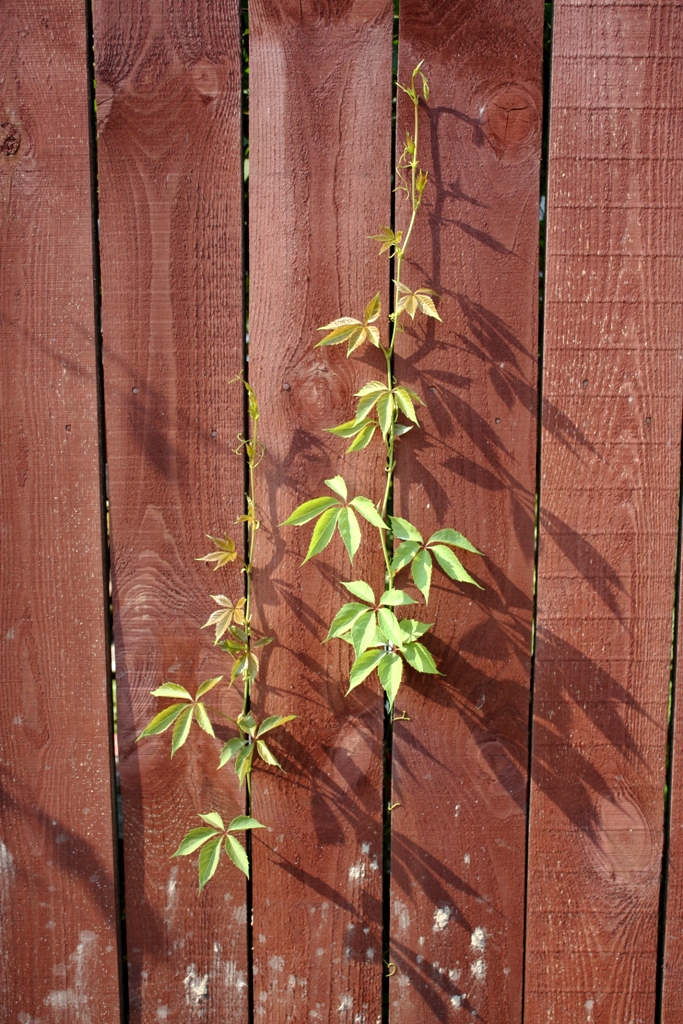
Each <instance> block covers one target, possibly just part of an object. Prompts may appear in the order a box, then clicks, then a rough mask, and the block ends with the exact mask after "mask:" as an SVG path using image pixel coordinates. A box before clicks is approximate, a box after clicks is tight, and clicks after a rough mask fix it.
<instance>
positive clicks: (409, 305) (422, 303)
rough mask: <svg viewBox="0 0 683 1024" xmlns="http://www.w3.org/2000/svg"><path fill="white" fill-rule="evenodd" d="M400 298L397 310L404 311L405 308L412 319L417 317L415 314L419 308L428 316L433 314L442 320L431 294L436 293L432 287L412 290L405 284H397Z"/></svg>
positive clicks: (436, 318)
mask: <svg viewBox="0 0 683 1024" xmlns="http://www.w3.org/2000/svg"><path fill="white" fill-rule="evenodd" d="M397 288H398V291H399V295H400V298H399V300H398V302H397V303H396V312H397V313H402V312H403V311H404V310H405V312H406V313H407V314H408V316H409V317H411V319H414V318H415V314H416V313H417V311H418V309H419V310H420V312H421V313H425V314H426V316H431V317H433V318H434V319H435V320H439V321H440V320H441V317H440V316H439V314H438V313H437V311H436V306H435V305H434V301H433V300H432V298H431V296H432V295H434V294H435V293H434V292H433V291H432V290H431V288H416V289H415V291H411V290H410V288H407V287H406V285H404V284H400V283H398V284H397Z"/></svg>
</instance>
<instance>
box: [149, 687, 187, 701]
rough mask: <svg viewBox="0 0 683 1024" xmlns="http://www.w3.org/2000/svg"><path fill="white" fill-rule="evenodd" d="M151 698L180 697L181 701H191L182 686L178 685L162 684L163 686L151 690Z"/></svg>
mask: <svg viewBox="0 0 683 1024" xmlns="http://www.w3.org/2000/svg"><path fill="white" fill-rule="evenodd" d="M152 696H153V697H180V699H181V700H192V697H191V696H190V694H189V693H188V692H187V690H186V689H185V687H184V686H181V685H180V683H164V685H163V686H159V687H157V689H156V690H152Z"/></svg>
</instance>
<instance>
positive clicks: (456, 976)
mask: <svg viewBox="0 0 683 1024" xmlns="http://www.w3.org/2000/svg"><path fill="white" fill-rule="evenodd" d="M448 977H449V978H450V980H451V981H452V982H454V983H455V982H456V981H459V980H460V968H459V967H451V969H450V971H449V972H448Z"/></svg>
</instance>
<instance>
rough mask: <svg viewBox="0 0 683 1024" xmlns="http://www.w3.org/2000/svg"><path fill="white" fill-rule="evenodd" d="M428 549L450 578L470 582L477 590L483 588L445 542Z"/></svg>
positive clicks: (459, 581) (460, 581)
mask: <svg viewBox="0 0 683 1024" xmlns="http://www.w3.org/2000/svg"><path fill="white" fill-rule="evenodd" d="M429 550H430V551H431V552H432V553H433V555H434V557H435V558H436V560H437V562H438V563H439V565H440V566H441V568H442V569H443V571H444V572H445V573H446V575H447V576H450V578H451V579H452V580H457V581H458V583H472V584H474V586H475V587H478V588H479V590H483V589H484V588H483V587H482V586H481V584H480V583H477V581H476V580H475V579H473V578H472V577H471V576H470V574H469V573H468V571H467V569H466V568H465V566H464V565H463V564H462V562H461V561H460V559H459V558H458V556H457V555H456V554H455V553H454V552H453V551H451V549H450V548H447V547H446V545H445V544H433V545H432V546H431V548H430V549H429Z"/></svg>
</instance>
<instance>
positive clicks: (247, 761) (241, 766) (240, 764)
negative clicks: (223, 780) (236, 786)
mask: <svg viewBox="0 0 683 1024" xmlns="http://www.w3.org/2000/svg"><path fill="white" fill-rule="evenodd" d="M255 749H256V747H255V745H254V744H253V743H249V744H247V745H246V746H245V747H244V749H243V750H241V751H240V752H239V754H238V755H237V758H236V760H235V772H236V773H237V778H238V779H239V780H240V786H241V785H242V783H243V782H244V780H245V779H246V777H247V775H248V774H249V773H250V771H251V762H252V761H253V759H254V750H255Z"/></svg>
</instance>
